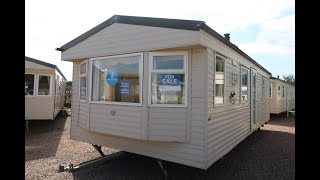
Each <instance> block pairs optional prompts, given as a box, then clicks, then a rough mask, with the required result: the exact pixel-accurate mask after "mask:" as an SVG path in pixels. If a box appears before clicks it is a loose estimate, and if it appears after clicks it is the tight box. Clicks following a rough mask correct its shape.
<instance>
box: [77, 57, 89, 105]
mask: <svg viewBox="0 0 320 180" xmlns="http://www.w3.org/2000/svg"><path fill="white" fill-rule="evenodd" d="M84 63H86V73H82V74H81V65H82V64H84ZM87 74H88V60H84V61H83V62H81V63H80V64H79V101H80V102H84V103H86V102H87V100H88V76H87ZM81 77H86V99H81Z"/></svg>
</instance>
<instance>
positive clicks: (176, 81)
mask: <svg viewBox="0 0 320 180" xmlns="http://www.w3.org/2000/svg"><path fill="white" fill-rule="evenodd" d="M158 83H159V85H169V86H180V85H181V74H158Z"/></svg>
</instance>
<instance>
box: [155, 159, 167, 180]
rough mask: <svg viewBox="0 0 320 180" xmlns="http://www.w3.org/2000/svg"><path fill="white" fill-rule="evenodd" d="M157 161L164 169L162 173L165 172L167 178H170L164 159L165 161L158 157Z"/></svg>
mask: <svg viewBox="0 0 320 180" xmlns="http://www.w3.org/2000/svg"><path fill="white" fill-rule="evenodd" d="M157 162H158V164H159V166H160V167H161V169H162V173H163V175H164V177H165V179H168V175H169V174H168V171H167V169H166V168H165V165H164V161H163V160H160V159H157Z"/></svg>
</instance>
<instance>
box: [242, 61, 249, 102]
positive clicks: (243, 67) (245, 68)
mask: <svg viewBox="0 0 320 180" xmlns="http://www.w3.org/2000/svg"><path fill="white" fill-rule="evenodd" d="M242 69H244V70H246V71H247V72H248V73H247V100H242V89H241V88H242ZM249 72H250V71H249V68H247V67H246V66H241V68H240V103H245V102H246V103H247V102H249V78H250V77H249Z"/></svg>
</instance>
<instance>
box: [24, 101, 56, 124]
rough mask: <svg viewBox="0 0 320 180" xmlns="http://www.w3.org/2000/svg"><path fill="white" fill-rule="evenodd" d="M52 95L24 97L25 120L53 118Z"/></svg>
mask: <svg viewBox="0 0 320 180" xmlns="http://www.w3.org/2000/svg"><path fill="white" fill-rule="evenodd" d="M53 103H54V97H53V96H48V97H45V96H41V97H39V96H34V97H30V98H29V97H28V98H25V120H53V118H54V117H53V106H54V104H53Z"/></svg>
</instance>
